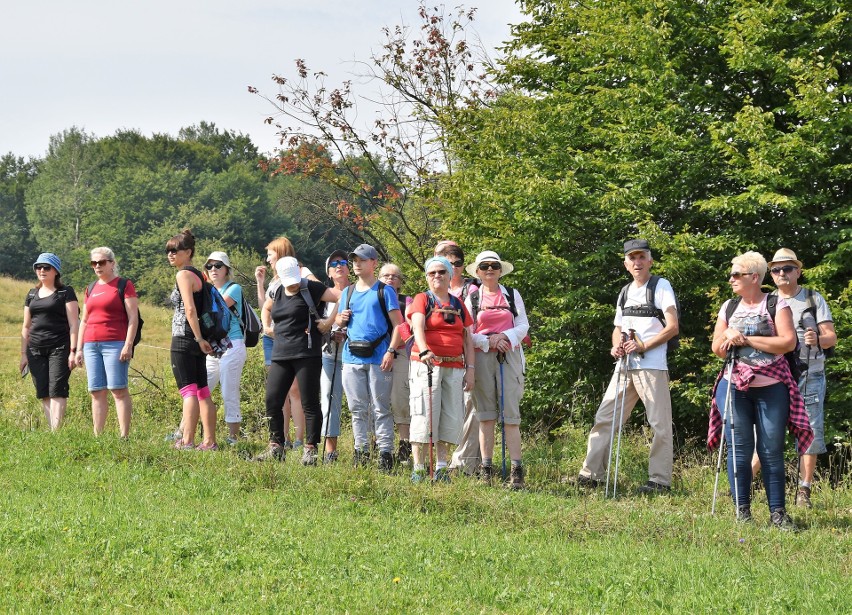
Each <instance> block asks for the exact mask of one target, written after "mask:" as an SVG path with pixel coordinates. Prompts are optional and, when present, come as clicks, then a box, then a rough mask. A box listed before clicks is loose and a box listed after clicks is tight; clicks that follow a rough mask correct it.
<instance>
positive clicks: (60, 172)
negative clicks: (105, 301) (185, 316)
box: [0, 122, 357, 303]
mask: <svg viewBox="0 0 852 615" xmlns="http://www.w3.org/2000/svg"><path fill="white" fill-rule="evenodd" d="M260 160H261V156H260V154H259V153H258V151H257V148H256V147H255V145H254V144H253V143H252V142H251V140H250V139H249V138H248V137H247V136H244V135H241V134H235V133H233V132H230V131H227V130H225V131H221V130H219V129H217V128H216V126H215V125H213V124H207V123H204V122H202V123H201V124H199V125H197V126H192V127H189V128H185V129H182V130H181V131H180V133H179V135H178V136H177V137H172V136H169V135H154V136H152V137H145V136H142V135H141V134H139V133H138V132H134V131H120V132H117V133H116V134H115V135H113V136H109V137H101V138H97V137H94V136H91V135H88V134H86V133H85V132H82V131H80V130H78V129H76V128H71V129H69V130H67V131H65V132H63V133H62V134H59V135H55V136H53V137H52V138H51V140H50V145H49V148H48V152H47V154H46V156H45V157H44V158H41V159H30V160H24V159H22V158H20V157H16V156H14V154H12V153H9V154H7V155H5V156H3V158H2V164H0V245H2V246H3V249H2V250H0V274H6V275H12V276H15V277H18V278H23V279H31V278H32V275H33V274H32V262H33V260H34V258H35V257H36V256H37V255H38V253H39V252H43V251H51V252H55V253H56V254H57V255H58V256H59V257H60V258H61V259H62V264H63V270H62V273H63V279H65V280H66V282H70V283H71V284H73V285H75V286H78V287H80V286H83V285H85V284H88V282H89V281H91V280H92V279H93V274H92V270H91V267H89V251H90V250H91V249H92V248H94V247H97V246H108V247H110V248H112V249H113V250H114V251H115V253H116V256H117V260H118V262H119V263H120V266H121V270H122V275H126V276H128V277H131V278H132V279H133V280H134V281H135V282H136V283H137V288H138V289H139V291H140V294H141V295H143V296H144V297H146V298H147V299H148V300H149V301H151V302H154V303H158V302H161V301H162V300H164V298H165V297H166V295H167V294H168V292H169V290H170V288H171V286H172V284H173V282H174V278H173V273H172V272H171V271H170V270H169V267H168V263H167V262H166V259H165V256H164V253H163V247H164V246H165V243H166V241H167V240H168V239H169V238H170V237H171V236H172V235H174V234H176V233H177V232H179V231H180V230H182V229H183V228H187V227H189V228H192V229H193V232H194V233H195V234H196V236H197V237H198V238H199V250H198V252H199V254H197V259H198V262H200V259H203V258H204V256H206V254H207V253H208V252H210V251H212V250H226V251H228V252H229V253H230V255H231V260H232V261H234V262H235V265H236V268H237V269H238V272H239V273H242V274H245V275H246V276H247V278H248V280H250V281H253V280H254V277H253V270H254V267H255V265H258V264H260V263H261V262H263V257H264V254H265V250H264V247H265V246H266V244H267V243H269V241H271V240H272V239H273V238H275V237H277V236H279V235H285V236H287V237H289V238H290V239H291V240H292V241H293V244H294V245H295V246H296V249H297V250H298V252H299V257H300V259H301V260H303V261H304V263H305V264H306V265H308V266H309V267H311V268H313V269H315V270H318V271H320V272H321V271H322V267H323V265H322V264H323V262H324V260H325V256H326V255H327V254H328V252H329V251H330V250H331V249H333V248H334V247H336V246H337V245H343V246H344V247H349V246H350V245H352V242H353V241H356V240H357V239H354V238H350V237H345V236H343V235H342V231H341V229H340V227H339V226H337V225H335V224H334V221H333V220H329V219H327V218H325V219H324V218H323V217H322V216H321V215H319V214H317V212H316V211H315V210H314V208H312V206H311V202H313V201H315V200H316V199H322V198H325V199H327V200H331V199H333V198H334V194H333V191H332V189H331V188H329V187H328V186H323V185H320V184H318V183H317V182H312V181H311V180H310V179H306V178H302V177H298V178H296V177H288V176H285V175H277V176H275V177H270V174H269V173H266V172H264V171H263V170H262V168H261V165H260V164H259V163H260ZM244 281H245V280H244Z"/></svg>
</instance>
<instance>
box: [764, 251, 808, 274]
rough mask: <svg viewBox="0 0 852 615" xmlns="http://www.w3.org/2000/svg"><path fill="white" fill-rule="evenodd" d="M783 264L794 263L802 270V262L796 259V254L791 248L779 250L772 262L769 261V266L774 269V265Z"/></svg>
mask: <svg viewBox="0 0 852 615" xmlns="http://www.w3.org/2000/svg"><path fill="white" fill-rule="evenodd" d="M782 263H793V264H794V265H796V267H798V268H799V269H801V268H802V261H800V260H799V259H797V258H796V253H795V252H793V251H792V250H791V249H790V248H781V249H780V250H778V251H777V252H776V253H775V256H773V257H772V260H771V261H769V266H770V267H772V265H780V264H782Z"/></svg>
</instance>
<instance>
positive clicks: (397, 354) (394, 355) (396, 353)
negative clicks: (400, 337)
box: [388, 348, 399, 359]
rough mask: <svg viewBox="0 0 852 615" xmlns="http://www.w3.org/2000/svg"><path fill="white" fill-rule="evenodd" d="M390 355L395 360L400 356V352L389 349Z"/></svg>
mask: <svg viewBox="0 0 852 615" xmlns="http://www.w3.org/2000/svg"><path fill="white" fill-rule="evenodd" d="M388 354H392V355H393V358H394V359H396V358H397V357H398V356H399V351H398V350H394V349H393V348H388Z"/></svg>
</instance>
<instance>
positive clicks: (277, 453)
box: [252, 442, 287, 461]
mask: <svg viewBox="0 0 852 615" xmlns="http://www.w3.org/2000/svg"><path fill="white" fill-rule="evenodd" d="M286 456H287V451H285V450H284V447H283V446H281V445H280V444H277V443H275V442H270V443H269V446H268V447H266V450H265V451H263V452H262V453H260V454H259V455H255V456H254V457H253V458H252V461H284V459H285V458H286Z"/></svg>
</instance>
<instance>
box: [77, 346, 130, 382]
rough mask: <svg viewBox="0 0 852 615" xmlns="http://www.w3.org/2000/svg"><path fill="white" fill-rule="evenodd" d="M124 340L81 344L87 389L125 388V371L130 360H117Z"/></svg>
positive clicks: (128, 367)
mask: <svg viewBox="0 0 852 615" xmlns="http://www.w3.org/2000/svg"><path fill="white" fill-rule="evenodd" d="M122 348H124V342H123V341H122V342H86V343H85V344H84V345H83V360H84V361H85V362H86V376H87V377H88V380H89V391H103V390H104V389H109V390H110V391H116V390H118V389H126V388H127V372H128V370H129V369H130V361H119V357H120V356H121V349H122Z"/></svg>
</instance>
